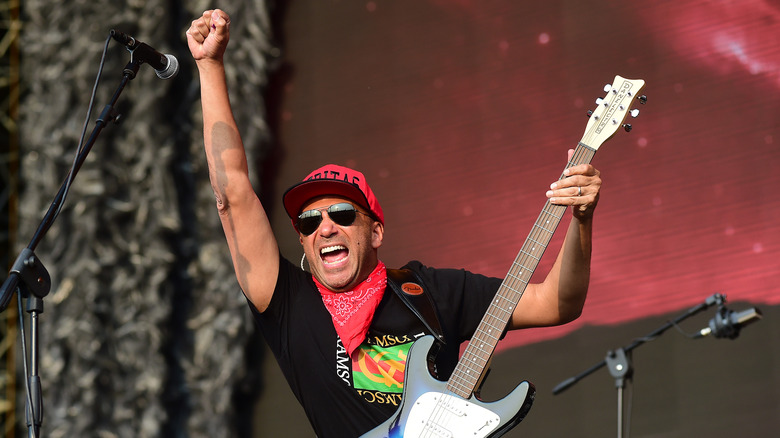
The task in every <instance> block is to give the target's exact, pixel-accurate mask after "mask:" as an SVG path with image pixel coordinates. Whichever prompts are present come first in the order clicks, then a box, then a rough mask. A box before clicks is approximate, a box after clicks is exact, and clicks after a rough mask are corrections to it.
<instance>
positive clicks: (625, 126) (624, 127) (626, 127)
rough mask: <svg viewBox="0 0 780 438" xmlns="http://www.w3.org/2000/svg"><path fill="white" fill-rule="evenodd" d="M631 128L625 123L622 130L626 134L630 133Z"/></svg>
mask: <svg viewBox="0 0 780 438" xmlns="http://www.w3.org/2000/svg"><path fill="white" fill-rule="evenodd" d="M631 128H632V126H631V124H630V123H626V124H625V125H623V129H625V130H626V132H631Z"/></svg>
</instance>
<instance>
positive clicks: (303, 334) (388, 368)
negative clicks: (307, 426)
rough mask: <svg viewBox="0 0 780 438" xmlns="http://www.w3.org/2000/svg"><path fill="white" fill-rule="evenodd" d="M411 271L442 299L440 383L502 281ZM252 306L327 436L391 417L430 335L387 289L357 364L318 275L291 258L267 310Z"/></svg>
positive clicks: (414, 265)
mask: <svg viewBox="0 0 780 438" xmlns="http://www.w3.org/2000/svg"><path fill="white" fill-rule="evenodd" d="M405 268H408V269H411V270H413V271H415V272H417V273H418V275H419V276H420V278H421V279H422V280H423V283H424V285H425V291H426V293H428V294H430V296H431V297H432V298H433V300H434V302H435V307H436V309H437V313H438V315H439V321H440V323H441V327H442V331H443V334H444V337H445V340H446V345H444V346H443V347H442V349H441V350H440V351H439V352H438V354H437V357H436V369H437V372H438V374H439V376H438V377H439V379H441V380H446V379H447V378H448V377H449V375H450V374H451V373H452V370H453V369H454V367H455V365H456V363H457V359H458V354H459V347H460V344H461V343H462V342H463V341H466V340H468V339H470V338H471V336H472V335H473V333H474V331H475V330H476V328H477V326H478V325H479V322H480V320H481V319H482V316H483V315H484V313H485V312H486V310H487V307H488V305H489V304H490V300H491V299H492V298H493V296H494V295H495V293H496V291H497V290H498V287H499V285H500V284H501V280H500V279H496V278H489V277H485V276H482V275H477V274H472V273H469V272H467V271H464V270H455V269H433V268H428V267H425V266H423V265H422V264H421V263H419V262H416V261H413V262H410V263H409V264H407V265H406V266H405ZM250 307H251V308H252V311H253V314H254V316H255V320H256V321H257V322H258V324H259V327H260V330H261V331H262V333H263V335H264V336H265V339H266V341H267V342H268V345H269V346H270V348H271V351H272V352H273V354H274V356H275V357H276V360H277V362H278V363H279V366H280V367H281V369H282V372H283V374H284V376H285V377H286V379H287V382H288V383H289V385H290V388H291V389H292V391H293V393H294V394H295V397H296V398H297V399H298V401H299V402H300V403H301V405H302V406H303V409H304V411H305V412H306V415H307V416H308V418H309V421H310V422H311V424H312V427H313V428H314V430H315V431H316V433H317V435H318V436H319V437H323V438H324V437H339V438H343V437H352V436H359V435H361V434H363V433H365V432H367V431H369V430H371V429H373V428H374V427H376V426H377V425H378V424H380V423H381V422H383V421H384V420H386V419H387V418H389V417H390V415H392V414H393V412H395V411H396V409H397V407H398V404H399V402H400V400H401V395H402V392H403V380H404V366H405V360H406V356H407V354H408V352H409V348H410V347H411V344H412V343H413V342H414V341H415V340H416V339H418V338H419V337H420V336H423V335H426V334H430V333H429V332H428V331H427V330H426V329H425V326H424V324H423V323H422V322H421V321H420V320H419V319H418V318H417V317H416V316H415V315H414V313H412V311H410V310H409V309H408V308H407V307H406V305H405V304H404V303H403V302H402V301H401V300H400V299H399V298H398V297H397V296H396V294H395V293H394V292H393V291H392V290H390V288H389V287H388V289H387V290H386V291H385V294H384V296H383V298H382V301H381V302H380V304H379V306H378V307H377V310H376V312H375V314H374V319H373V321H372V323H371V326H370V328H369V331H368V335H367V336H366V340H365V341H364V342H363V344H362V345H361V346H360V348H359V352H357V353H356V354H355V355H354V358H352V359H351V358H350V357H349V355H348V354H347V351H346V349H345V348H344V346H343V344H342V343H341V340H340V339H339V337H338V335H337V334H336V329H335V328H334V327H333V322H332V319H331V316H330V313H328V310H327V309H326V308H325V305H324V304H323V303H322V297H321V296H320V293H319V291H318V290H317V288H316V286H315V285H314V282H313V281H312V278H311V274H309V273H307V272H303V271H301V270H300V269H297V268H296V267H295V266H293V265H292V264H291V263H290V262H289V261H287V260H285V259H284V258H281V260H280V268H279V278H278V280H277V284H276V289H275V291H274V295H273V298H272V299H271V303H270V305H269V306H268V308H267V310H266V311H265V312H263V313H259V312H257V310H256V309H255V308H254V306H251V305H250Z"/></svg>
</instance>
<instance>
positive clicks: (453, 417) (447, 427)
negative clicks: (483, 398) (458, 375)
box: [403, 392, 501, 438]
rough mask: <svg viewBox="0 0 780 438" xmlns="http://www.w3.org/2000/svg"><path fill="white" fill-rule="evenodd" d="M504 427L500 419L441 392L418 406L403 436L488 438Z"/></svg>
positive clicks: (421, 399) (424, 398)
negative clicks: (500, 426) (497, 429)
mask: <svg viewBox="0 0 780 438" xmlns="http://www.w3.org/2000/svg"><path fill="white" fill-rule="evenodd" d="M500 424H501V419H500V418H499V417H498V415H496V414H494V413H493V412H491V411H489V410H487V409H485V408H483V407H482V406H477V405H476V404H474V403H470V402H469V401H467V400H463V399H461V398H459V397H453V396H451V395H447V394H442V393H440V392H426V393H425V394H423V395H421V396H420V397H419V398H417V400H415V402H414V408H413V409H412V411H411V412H410V413H409V419H408V421H407V422H406V428H405V429H404V435H403V436H431V437H455V436H468V437H474V438H484V437H486V436H488V435H489V434H490V433H491V432H493V430H495V429H496V428H497V427H498V426H499V425H500Z"/></svg>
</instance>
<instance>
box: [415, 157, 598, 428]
mask: <svg viewBox="0 0 780 438" xmlns="http://www.w3.org/2000/svg"><path fill="white" fill-rule="evenodd" d="M589 155H590V156H589ZM583 158H584V161H582V159H583ZM590 158H592V154H590V153H589V149H588V148H586V147H579V145H578V147H577V148H576V149H575V154H574V155H573V156H572V161H570V162H569V163H567V167H571V166H573V165H575V164H579V163H582V162H586V161H588V160H589V159H590ZM561 178H563V175H562V176H561ZM553 207H564V208H563V209H555V208H553ZM562 210H565V206H554V205H552V204H550V203H549V202H548V203H547V204H546V205H545V208H544V209H543V210H542V214H541V215H540V218H539V219H538V220H537V224H536V225H534V227H533V228H532V231H531V234H530V236H529V238H528V239H527V240H526V242H531V243H532V245H535V246H533V248H532V249H529V248H526V246H527V245H526V244H524V245H523V246H524V248H522V249H521V251H520V253H519V254H518V257H517V258H516V260H515V262H514V263H513V267H514V266H517V267H519V269H520V272H521V273H522V275H515V274H513V273H512V270H510V274H509V275H508V276H507V278H506V279H505V281H504V284H502V289H504V290H503V291H502V292H503V293H499V294H497V299H496V302H499V301H502V300H503V301H506V302H507V303H509V304H511V305H510V306H508V308H505V307H501V306H494V307H491V309H490V310H493V309H496V310H494V311H495V312H502V313H504V315H503V316H498V315H494V314H492V313H491V311H490V310H489V311H488V314H486V316H485V324H480V328H483V325H487V326H488V327H490V328H491V331H490V332H489V333H486V332H484V331H482V332H481V333H475V338H478V339H473V340H472V342H474V341H476V343H475V344H474V345H473V348H472V350H474V349H476V350H479V351H480V352H481V354H476V353H472V354H471V355H472V356H474V358H472V361H476V360H477V359H479V361H480V362H484V363H487V360H488V358H489V357H490V356H491V355H492V349H490V350H485V349H484V343H483V342H482V338H484V337H489V338H492V340H491V341H488V342H487V344H488V345H493V346H495V343H497V341H498V337H496V336H495V335H493V333H492V330H496V331H503V328H500V327H499V326H505V325H506V323H507V322H508V320H509V318H511V314H512V311H511V310H512V309H513V308H514V304H513V303H515V302H517V301H519V299H520V298H521V297H522V292H521V291H524V289H525V287H526V286H527V284H528V282H529V281H530V276H531V275H532V274H533V269H528V267H527V266H529V264H533V265H536V264H538V263H539V261H540V260H541V256H542V254H543V252H544V249H545V248H546V246H547V244H549V241H550V240H551V238H552V234H553V233H554V232H555V228H557V225H558V223H557V222H559V221H560V219H561V217H562V214H561V215H559V214H556V213H557V212H558V211H562ZM550 216H552V218H554V220H551V219H550ZM542 222H544V223H545V224H547V225H549V224H550V222H556V223H555V224H554V226H553V227H552V229H550V228H548V227H546V226H542V225H541V223H542ZM523 270H525V271H523ZM526 277H527V278H526ZM519 286H520V287H519ZM509 293H513V294H514V295H515V296H513V297H511V298H510V297H508V296H507V295H508V294H509ZM469 347H472V343H469ZM461 363H462V364H465V365H463V366H462V367H461V366H459V368H460V372H461V374H462V372H463V367H466V368H468V371H473V372H472V373H470V375H469V376H468V377H469V378H468V380H469V383H471V382H473V386H471V389H469V387H467V386H465V385H463V384H460V383H459V381H460V380H464V379H465V378H464V377H463V376H461V377H462V378H461V379H455V380H453V379H452V378H451V379H450V382H448V383H452V384H453V385H459V384H460V385H461V386H463V388H462V390H463V393H464V394H465V393H466V392H468V393H469V395H468V397H465V398H469V397H471V395H473V392H474V390H475V385H476V379H478V378H479V377H480V376H479V375H477V372H476V371H477V369H478V368H472V365H471V364H470V363H469V360H468V358H466V360H465V361H461ZM478 365H479V364H478ZM483 369H484V368H483ZM456 371H458V370H456ZM480 374H481V372H480ZM448 386H449V385H448ZM453 392H456V391H453ZM455 397H458V396H457V395H450V394H446V393H442V394H441V395H440V397H439V398H438V399H437V403H436V404H435V406H434V408H433V409H432V411H431V414H430V415H429V418H428V423H427V427H424V428H423V433H424V435H423V436H431V434H434V433H438V431H437V429H436V425H439V426H441V427H443V428H445V429H446V425H447V424H449V420H451V418H452V416H453V415H455V413H454V412H452V410H451V409H450V408H449V407H448V406H450V405H451V404H452V403H451V402H452V399H454V398H455Z"/></svg>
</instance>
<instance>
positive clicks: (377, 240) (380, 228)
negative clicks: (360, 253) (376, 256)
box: [371, 221, 385, 249]
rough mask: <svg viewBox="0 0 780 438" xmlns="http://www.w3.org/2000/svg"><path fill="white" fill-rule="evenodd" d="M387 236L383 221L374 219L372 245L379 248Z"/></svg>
mask: <svg viewBox="0 0 780 438" xmlns="http://www.w3.org/2000/svg"><path fill="white" fill-rule="evenodd" d="M384 238H385V226H384V225H382V223H381V222H378V221H374V225H373V228H372V229H371V246H372V247H373V248H374V249H378V248H379V247H380V246H382V240H383V239H384Z"/></svg>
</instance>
